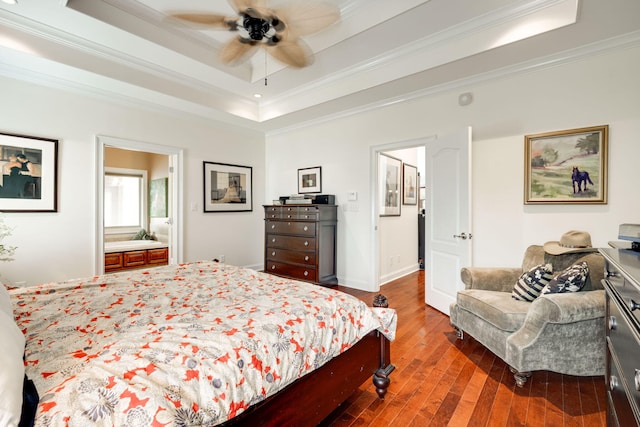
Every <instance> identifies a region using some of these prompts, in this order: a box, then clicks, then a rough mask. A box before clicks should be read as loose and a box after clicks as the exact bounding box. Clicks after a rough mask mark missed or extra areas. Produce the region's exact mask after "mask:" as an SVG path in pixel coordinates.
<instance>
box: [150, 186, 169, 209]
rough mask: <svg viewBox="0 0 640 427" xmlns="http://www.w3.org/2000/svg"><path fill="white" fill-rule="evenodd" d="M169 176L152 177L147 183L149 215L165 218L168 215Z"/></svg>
mask: <svg viewBox="0 0 640 427" xmlns="http://www.w3.org/2000/svg"><path fill="white" fill-rule="evenodd" d="M168 189H169V178H157V179H152V180H151V183H150V185H149V216H150V217H151V218H166V217H167V216H168V213H167V212H168V207H169V206H168V201H169V198H168V195H169V194H168Z"/></svg>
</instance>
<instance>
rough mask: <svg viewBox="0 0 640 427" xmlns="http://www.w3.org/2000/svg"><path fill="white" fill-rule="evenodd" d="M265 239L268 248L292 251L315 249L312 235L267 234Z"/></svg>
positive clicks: (314, 240)
mask: <svg viewBox="0 0 640 427" xmlns="http://www.w3.org/2000/svg"><path fill="white" fill-rule="evenodd" d="M266 240H267V242H266V243H267V247H268V248H282V249H290V250H292V251H315V249H316V239H315V238H313V237H297V236H283V235H280V234H268V235H267V238H266Z"/></svg>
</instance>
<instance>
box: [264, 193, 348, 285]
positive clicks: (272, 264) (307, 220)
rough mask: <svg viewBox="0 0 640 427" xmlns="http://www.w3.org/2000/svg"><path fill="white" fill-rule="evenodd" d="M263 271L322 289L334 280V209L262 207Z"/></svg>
mask: <svg viewBox="0 0 640 427" xmlns="http://www.w3.org/2000/svg"><path fill="white" fill-rule="evenodd" d="M264 211H265V218H264V231H265V233H264V235H265V243H264V270H265V271H266V272H267V273H272V274H276V275H278V276H284V277H290V278H292V279H298V280H304V281H307V282H312V283H316V284H318V285H323V286H333V285H337V284H338V278H337V277H336V229H337V225H338V224H337V223H338V207H337V206H336V205H315V204H314V205H268V206H265V207H264Z"/></svg>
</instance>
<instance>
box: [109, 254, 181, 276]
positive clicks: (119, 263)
mask: <svg viewBox="0 0 640 427" xmlns="http://www.w3.org/2000/svg"><path fill="white" fill-rule="evenodd" d="M168 263H169V248H155V249H143V250H139V251H126V252H107V253H105V254H104V271H105V273H111V272H114V271H120V270H129V269H134V268H144V267H156V266H159V265H167V264H168Z"/></svg>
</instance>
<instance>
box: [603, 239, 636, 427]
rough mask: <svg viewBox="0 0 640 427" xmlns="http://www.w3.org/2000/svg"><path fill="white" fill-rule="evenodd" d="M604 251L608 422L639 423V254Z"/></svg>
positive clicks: (611, 250)
mask: <svg viewBox="0 0 640 427" xmlns="http://www.w3.org/2000/svg"><path fill="white" fill-rule="evenodd" d="M600 252H601V253H602V254H603V255H604V257H605V260H606V264H605V279H604V280H603V285H604V287H605V290H606V293H607V294H606V295H607V297H606V320H607V322H606V331H607V372H606V376H605V382H606V385H607V425H609V426H618V427H622V426H634V425H640V358H639V357H638V355H639V354H640V254H639V253H637V252H632V251H630V250H626V249H617V248H615V249H600Z"/></svg>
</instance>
